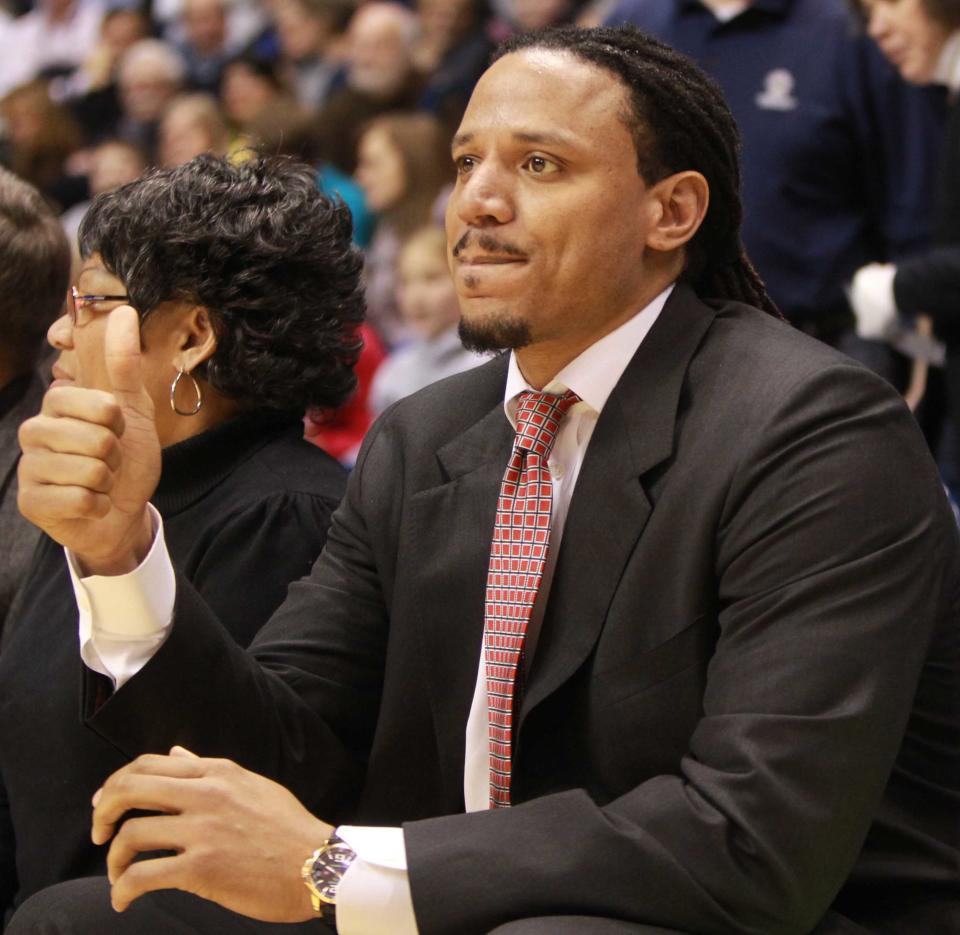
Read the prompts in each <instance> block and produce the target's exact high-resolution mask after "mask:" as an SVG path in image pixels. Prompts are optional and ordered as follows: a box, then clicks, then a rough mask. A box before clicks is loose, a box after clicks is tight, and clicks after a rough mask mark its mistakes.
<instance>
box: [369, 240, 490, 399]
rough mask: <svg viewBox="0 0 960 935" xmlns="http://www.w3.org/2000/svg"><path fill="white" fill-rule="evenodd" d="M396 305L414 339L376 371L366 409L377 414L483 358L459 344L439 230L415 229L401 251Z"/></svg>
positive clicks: (453, 294)
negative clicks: (368, 407)
mask: <svg viewBox="0 0 960 935" xmlns="http://www.w3.org/2000/svg"><path fill="white" fill-rule="evenodd" d="M397 304H398V305H399V307H400V313H401V315H402V316H403V319H404V322H405V323H406V325H407V326H408V327H409V329H410V331H411V332H412V333H413V334H414V337H413V338H412V339H411V340H410V341H408V342H406V343H405V344H403V345H401V346H400V347H398V348H397V350H395V351H394V352H393V353H391V354H390V355H389V356H388V357H387V359H386V360H385V361H384V362H383V364H381V366H380V369H379V370H377V373H376V376H375V377H374V380H373V388H372V389H371V391H370V407H371V409H372V410H373V412H374V413H375V414H377V415H379V414H380V413H381V412H383V410H384V409H386V408H387V407H388V406H389V405H391V404H392V403H395V402H396V401H397V400H398V399H402V398H403V397H404V396H409V395H410V394H411V393H414V392H416V391H417V390H419V389H421V388H422V387H424V386H426V385H427V384H429V383H433V382H434V381H435V380H440V379H442V378H443V377H449V376H452V375H453V374H455V373H460V372H461V371H463V370H469V369H470V368H471V367H476V366H477V365H478V364H481V363H483V362H484V359H485V358H483V357H482V356H480V355H479V354H474V353H472V352H471V351H468V350H466V349H464V347H463V345H462V344H461V343H460V337H459V336H458V334H457V321H458V320H459V318H460V310H459V308H458V307H457V296H456V292H455V291H454V287H453V280H452V279H451V278H450V270H449V268H448V267H447V238H446V235H445V234H444V232H443V231H442V230H440V229H439V228H437V227H423V228H420V229H419V230H417V231H415V232H414V233H413V234H412V235H411V236H410V237H409V238H408V239H407V241H406V242H405V243H404V245H403V247H402V248H401V250H400V256H399V258H398V260H397Z"/></svg>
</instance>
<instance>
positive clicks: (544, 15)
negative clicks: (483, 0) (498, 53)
mask: <svg viewBox="0 0 960 935" xmlns="http://www.w3.org/2000/svg"><path fill="white" fill-rule="evenodd" d="M501 6H502V7H503V8H504V19H505V20H506V24H507V27H508V29H509V30H512V31H515V32H535V31H536V30H538V29H546V28H547V27H548V26H555V25H557V24H559V23H568V22H570V21H571V20H572V19H573V17H574V16H575V15H576V13H577V12H578V8H579V7H581V6H582V4H581V3H577V2H575V0H503V3H502V4H501Z"/></svg>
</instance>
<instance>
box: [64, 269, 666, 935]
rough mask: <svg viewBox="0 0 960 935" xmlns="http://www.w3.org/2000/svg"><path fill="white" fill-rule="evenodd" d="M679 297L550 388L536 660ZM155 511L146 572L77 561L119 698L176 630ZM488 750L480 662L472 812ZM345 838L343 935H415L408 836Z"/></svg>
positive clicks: (102, 659) (91, 655) (106, 670)
mask: <svg viewBox="0 0 960 935" xmlns="http://www.w3.org/2000/svg"><path fill="white" fill-rule="evenodd" d="M672 289H673V287H672V286H670V287H668V288H667V289H665V290H664V291H663V292H661V293H660V294H659V295H658V296H657V297H656V298H655V299H654V300H653V301H652V302H651V303H650V304H649V305H647V306H646V307H645V308H644V309H642V310H641V311H639V312H638V313H637V314H636V315H634V316H633V317H632V318H631V319H630V320H629V321H627V322H625V323H624V324H623V325H621V326H620V327H619V328H617V329H616V330H615V331H612V332H611V333H610V334H608V335H606V336H605V337H603V338H601V339H600V340H599V341H597V342H596V343H595V344H593V345H591V346H590V347H588V348H587V349H586V350H585V351H584V352H583V353H582V354H580V356H579V357H577V358H575V359H574V360H573V361H571V362H570V363H569V364H568V365H567V366H566V367H564V368H563V369H562V370H561V371H560V372H559V373H558V374H557V375H556V377H555V378H554V379H553V380H552V381H551V382H550V383H548V384H547V385H546V386H545V387H543V390H544V392H548V393H558V394H560V393H564V392H566V391H567V390H568V389H569V390H573V392H574V393H576V394H577V396H579V397H580V402H578V403H577V404H576V405H574V406H573V407H571V409H570V410H569V411H568V413H567V416H566V418H565V419H564V420H563V423H562V424H561V426H560V430H559V432H558V435H557V440H556V443H555V444H554V447H553V451H552V452H551V454H550V457H549V459H548V461H547V466H548V468H549V470H550V474H551V477H552V478H553V506H552V515H551V531H550V545H549V551H548V555H547V562H546V567H545V569H544V574H543V579H542V581H541V585H540V591H539V595H538V599H537V603H536V605H535V606H534V609H533V616H532V618H531V621H530V626H529V629H528V633H527V646H526V654H527V655H528V656H532V654H533V651H534V650H535V647H536V638H537V635H538V633H539V628H540V622H541V621H542V619H543V609H544V607H545V605H546V598H547V595H548V594H549V590H550V585H551V582H552V579H553V570H554V567H555V562H556V554H557V549H558V546H559V544H560V540H561V537H562V536H563V527H564V523H565V522H566V518H567V511H568V509H569V506H570V499H571V497H572V495H573V489H574V486H575V485H576V482H577V477H578V475H579V473H580V467H581V465H582V463H583V458H584V455H585V454H586V450H587V445H588V444H589V442H590V438H591V437H592V435H593V430H594V428H595V426H596V424H597V419H598V418H599V415H600V413H601V412H602V411H603V407H604V405H605V404H606V401H607V398H608V397H609V396H610V393H611V392H613V388H614V387H615V386H616V384H617V383H618V382H619V380H620V377H621V376H622V375H623V372H624V370H625V369H626V367H627V364H628V363H629V362H630V360H631V358H632V357H633V355H634V354H635V353H636V351H637V348H639V346H640V344H641V342H642V341H643V339H644V338H645V337H646V335H647V333H648V332H649V330H650V328H651V327H653V324H654V322H655V321H656V320H657V318H658V317H659V315H660V312H661V311H662V310H663V306H664V304H665V303H666V301H667V298H668V297H669V295H670V293H671V291H672ZM531 389H533V388H532V387H531V386H530V385H529V384H528V383H527V381H526V380H525V379H524V377H523V374H522V373H521V372H520V367H519V365H518V363H517V359H516V356H515V355H513V354H511V356H510V363H509V368H508V372H507V383H506V389H505V392H504V403H503V405H504V411H505V413H506V417H507V419H509V420H510V423H511V425H513V426H514V427H516V410H517V397H518V396H519V394H520V393H522V392H524V391H525V390H531ZM151 510H152V511H153V516H154V523H155V528H156V531H157V535H156V537H155V540H154V544H153V547H152V548H151V550H150V552H149V554H148V555H147V557H146V558H145V559H144V561H143V563H142V564H141V565H140V567H139V568H137V569H136V570H135V571H132V572H130V574H127V575H118V576H115V577H101V576H91V577H87V578H80V577H79V576H78V574H77V568H76V565H75V563H74V562H73V560H72V558H70V557H69V554H68V563H69V566H70V573H71V577H72V579H73V585H74V590H75V592H76V596H77V606H78V608H79V612H80V613H79V616H80V626H79V629H80V654H81V657H82V658H83V661H84V663H85V664H86V665H87V666H88V667H89V668H91V669H93V670H94V671H96V672H100V673H102V674H103V675H106V676H108V677H109V678H110V679H111V680H112V681H113V684H114V686H115V687H116V688H117V689H119V688H120V687H121V686H122V685H123V684H124V682H126V681H128V680H129V679H130V678H132V677H133V676H134V675H135V674H136V673H137V672H138V671H139V670H140V669H141V668H142V667H143V666H144V665H146V663H147V662H148V661H149V660H150V658H151V657H152V656H153V654H154V653H155V652H156V651H157V649H158V648H159V647H160V645H162V643H163V641H164V639H165V638H166V635H167V634H168V633H169V631H170V628H171V627H172V625H173V606H174V600H175V596H176V595H175V583H174V582H175V579H174V576H173V569H172V566H171V562H170V558H169V555H168V554H167V550H166V547H165V545H164V543H163V527H162V522H161V521H160V517H159V514H157V513H156V511H155V510H153V508H152V507H151ZM121 609H122V612H117V611H120V610H121ZM487 751H488V746H487V685H486V678H485V672H484V658H483V654H482V653H481V655H480V660H479V666H478V671H477V682H476V687H475V689H474V696H473V703H472V705H471V708H470V715H469V718H468V720H467V725H466V755H465V759H464V776H463V793H464V802H465V804H466V809H467V811H479V810H481V809H485V808H487V807H488V777H489V762H488V754H487ZM337 833H338V834H339V835H340V837H341V838H342V839H343V840H344V841H346V843H347V844H348V845H349V846H350V847H351V848H352V849H353V850H354V851H356V853H357V860H355V861H354V863H353V864H352V865H351V866H350V868H349V869H348V870H347V872H346V873H345V874H344V877H343V880H342V881H341V882H340V886H339V888H338V891H337V931H338V933H340V935H415V933H416V932H417V926H416V920H415V917H414V912H413V900H412V898H411V894H410V885H409V882H408V879H407V872H406V869H407V862H406V851H405V847H404V841H403V831H402V829H400V828H368V827H360V826H354V825H345V826H341V827H340V828H338V829H337Z"/></svg>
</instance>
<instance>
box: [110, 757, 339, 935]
mask: <svg viewBox="0 0 960 935" xmlns="http://www.w3.org/2000/svg"><path fill="white" fill-rule="evenodd" d="M93 804H94V810H93V830H92V838H93V841H94V843H95V844H105V843H106V842H107V841H109V840H110V839H111V838H112V839H113V842H112V843H111V845H110V851H109V854H108V856H107V875H108V876H109V878H110V883H111V885H112V889H111V901H112V903H113V907H114V908H115V909H117V910H118V911H122V910H124V909H126V908H127V906H129V905H130V903H131V902H133V900H135V899H136V898H137V897H139V896H142V895H143V894H144V893H148V892H151V891H153V890H159V889H179V890H184V891H186V892H188V893H194V894H195V895H197V896H202V897H204V898H205V899H210V900H213V901H214V902H217V903H219V904H220V905H221V906H225V907H226V908H227V909H232V910H233V911H234V912H239V913H241V914H243V915H246V916H250V917H251V918H254V919H260V920H261V921H264V922H302V921H306V920H308V919H310V918H312V917H313V913H312V908H311V905H310V895H309V893H308V891H307V889H306V887H305V886H304V885H303V881H302V880H301V877H300V868H301V866H302V865H303V862H304V860H305V859H306V858H307V857H308V856H309V855H310V854H311V853H312V852H313V851H314V850H315V849H316V848H317V847H319V846H320V845H321V844H322V843H323V842H324V841H325V840H326V839H327V838H328V837H329V836H330V835H331V834H332V833H333V828H332V827H331V826H330V825H328V824H326V823H324V822H322V821H320V820H319V819H317V818H315V817H314V816H313V815H311V814H310V813H309V812H308V811H307V810H306V809H305V808H304V807H303V806H302V805H301V804H300V802H299V801H298V800H297V799H296V798H295V797H294V796H293V794H292V793H290V792H289V791H287V790H286V789H285V788H284V787H283V786H281V785H279V784H278V783H275V782H273V781H272V780H270V779H267V778H266V777H264V776H260V775H258V774H257V773H252V772H250V771H249V770H246V769H243V768H242V767H240V766H238V765H237V764H236V763H233V762H231V761H230V760H220V759H209V758H205V757H198V756H195V755H194V754H192V753H190V752H189V751H187V750H184V749H183V748H182V747H174V748H173V749H172V750H171V751H170V756H158V755H151V754H148V755H144V756H140V757H138V758H137V759H136V760H134V761H133V762H132V763H130V764H129V765H127V766H125V767H123V768H122V769H120V770H118V771H117V772H115V773H114V774H113V775H112V776H111V777H110V778H109V779H108V780H107V781H106V783H104V785H103V787H102V788H101V789H100V790H98V792H97V793H96V795H95V796H94V799H93ZM131 809H144V810H148V811H151V812H161V813H162V814H160V815H150V816H147V817H134V818H128V819H127V820H126V821H124V822H123V824H122V825H121V826H120V828H119V830H117V823H118V822H119V821H120V819H121V818H122V817H123V816H124V815H125V814H126V813H127V812H129V811H130V810H131ZM155 850H161V851H173V852H175V853H174V854H172V855H170V856H162V857H155V858H152V859H149V860H139V861H138V860H135V858H136V857H137V855H138V854H141V853H143V852H145V851H155Z"/></svg>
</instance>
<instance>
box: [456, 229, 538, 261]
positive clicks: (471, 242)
mask: <svg viewBox="0 0 960 935" xmlns="http://www.w3.org/2000/svg"><path fill="white" fill-rule="evenodd" d="M468 247H477V248H478V249H480V250H482V251H483V252H484V253H493V254H497V255H503V256H516V257H525V256H526V253H525V252H524V251H523V250H521V249H520V248H519V247H518V246H516V245H514V244H512V243H508V242H507V241H505V240H499V239H498V238H496V237H493V236H491V235H490V234H487V233H484V232H483V231H475V230H468V231H467V232H466V233H465V234H464V235H463V236H462V237H461V238H460V239H459V240H458V241H457V242H456V244H455V245H454V247H453V251H452V252H453V257H454V259H456V258H457V257H459V256H460V254H461V253H463V251H464V250H466V249H467V248H468Z"/></svg>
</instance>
